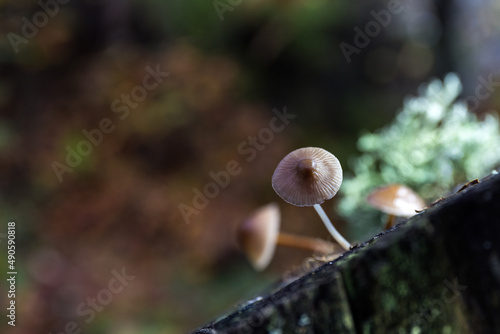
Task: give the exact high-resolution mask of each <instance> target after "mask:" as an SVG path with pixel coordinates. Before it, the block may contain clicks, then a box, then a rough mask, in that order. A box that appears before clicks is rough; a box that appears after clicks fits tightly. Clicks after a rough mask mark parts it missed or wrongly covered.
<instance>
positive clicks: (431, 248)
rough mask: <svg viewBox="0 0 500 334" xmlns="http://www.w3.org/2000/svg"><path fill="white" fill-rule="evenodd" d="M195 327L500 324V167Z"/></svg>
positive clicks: (404, 328)
mask: <svg viewBox="0 0 500 334" xmlns="http://www.w3.org/2000/svg"><path fill="white" fill-rule="evenodd" d="M194 333H200V334H201V333H255V334H257V333H275V334H278V333H349V334H351V333H384V334H386V333H412V334H418V333H440V334H443V333H450V334H451V333H453V334H457V333H500V175H495V176H491V177H489V178H487V179H486V180H483V181H481V183H479V184H477V185H474V186H471V187H469V188H466V189H465V190H462V191H460V192H458V193H456V194H454V195H451V196H449V197H448V198H446V199H445V200H443V201H441V202H439V203H437V204H435V205H434V206H432V207H430V208H429V209H427V210H425V211H424V212H422V213H420V214H418V215H416V216H414V217H412V218H410V219H409V220H407V221H405V222H403V223H401V224H399V225H397V226H395V227H393V228H392V229H391V230H389V231H386V232H384V233H381V234H379V235H377V236H376V237H374V238H373V239H371V240H369V241H367V242H365V243H363V244H362V245H360V246H358V247H356V248H354V249H352V250H351V251H349V252H347V253H346V254H344V255H343V256H342V257H340V258H339V259H337V260H336V261H334V262H331V263H327V264H325V265H323V266H321V267H320V268H318V269H316V270H315V271H313V272H311V273H309V274H306V275H304V276H302V277H300V278H298V279H297V280H295V281H293V282H292V283H289V284H288V285H286V286H281V287H279V288H277V289H276V290H275V291H273V292H272V293H271V294H268V295H267V296H263V297H262V298H257V299H256V300H254V301H249V303H248V305H246V306H244V307H242V308H241V309H239V310H237V311H236V312H234V313H232V314H229V315H227V316H224V317H222V318H220V319H217V320H215V321H214V322H212V323H210V324H209V325H207V326H206V327H204V328H202V329H199V330H197V331H195V332H194Z"/></svg>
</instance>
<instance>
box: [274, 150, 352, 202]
mask: <svg viewBox="0 0 500 334" xmlns="http://www.w3.org/2000/svg"><path fill="white" fill-rule="evenodd" d="M341 184H342V167H341V166H340V162H339V160H338V159H337V158H336V157H335V156H334V155H333V154H331V153H330V152H328V151H326V150H324V149H322V148H318V147H305V148H299V149H298V150H295V151H293V152H290V153H289V154H288V155H287V156H286V157H284V158H283V160H281V162H280V163H279V164H278V167H276V170H275V171H274V174H273V179H272V185H273V188H274V191H276V193H277V194H278V195H279V196H280V197H281V198H283V200H284V201H285V202H287V203H290V204H293V205H296V206H313V205H315V204H321V203H323V202H324V201H326V200H328V199H330V198H332V197H333V196H335V194H336V193H337V191H338V190H339V188H340V185H341Z"/></svg>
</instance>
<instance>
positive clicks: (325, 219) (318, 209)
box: [314, 204, 351, 250]
mask: <svg viewBox="0 0 500 334" xmlns="http://www.w3.org/2000/svg"><path fill="white" fill-rule="evenodd" d="M314 209H315V210H316V212H317V213H318V215H319V216H320V218H321V220H322V221H323V223H324V224H325V226H326V228H327V230H328V232H330V234H331V235H332V237H333V238H334V239H335V240H336V241H337V242H338V243H339V245H340V246H342V248H344V249H345V250H349V249H350V248H351V244H350V243H349V242H348V241H347V240H346V239H344V237H343V236H342V235H341V234H340V233H339V232H338V231H337V229H336V228H335V226H333V224H332V222H331V221H330V219H329V218H328V216H327V215H326V213H325V211H324V210H323V208H322V207H321V205H320V204H314Z"/></svg>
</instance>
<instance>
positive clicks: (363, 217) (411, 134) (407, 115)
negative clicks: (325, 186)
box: [339, 74, 500, 235]
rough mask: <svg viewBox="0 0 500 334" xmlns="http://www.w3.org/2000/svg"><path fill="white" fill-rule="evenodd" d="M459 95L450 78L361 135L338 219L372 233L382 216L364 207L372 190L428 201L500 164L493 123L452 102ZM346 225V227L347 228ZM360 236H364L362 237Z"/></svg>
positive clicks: (488, 117)
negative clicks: (392, 187) (399, 190)
mask: <svg viewBox="0 0 500 334" xmlns="http://www.w3.org/2000/svg"><path fill="white" fill-rule="evenodd" d="M461 90H462V85H461V83H460V80H459V79H458V77H457V76H456V75H455V74H448V75H447V76H446V77H445V79H444V81H443V82H441V81H439V80H434V81H432V82H431V83H430V84H428V85H427V86H423V87H422V88H421V91H420V96H418V97H411V98H407V99H406V100H405V102H404V107H403V109H402V110H401V111H400V112H399V113H398V114H397V115H396V117H395V119H394V121H393V122H392V123H391V124H389V125H388V126H386V127H384V128H382V129H380V130H378V131H376V132H374V133H366V134H364V135H362V136H361V137H360V138H359V140H358V148H359V150H360V151H361V152H362V154H361V155H360V156H358V157H357V158H355V159H354V160H353V161H352V165H351V167H352V170H353V172H354V175H352V176H349V175H347V177H346V178H345V180H344V183H343V185H342V188H341V189H340V192H341V193H342V195H343V196H342V200H341V201H340V203H339V211H340V214H341V215H343V216H344V217H346V219H347V220H349V221H351V222H352V223H353V224H352V225H354V226H353V227H354V230H353V232H354V233H356V230H357V229H359V227H360V225H359V224H363V227H368V229H366V228H363V229H364V231H365V232H368V230H370V228H369V226H367V225H370V223H369V222H374V223H372V224H371V225H372V229H371V230H370V232H369V233H372V232H373V230H374V228H376V226H377V224H378V222H379V221H380V220H379V219H377V217H378V218H380V217H381V213H378V212H377V211H376V210H374V209H372V208H370V207H369V206H367V205H366V196H367V194H368V193H369V191H370V190H372V189H373V188H375V187H377V186H381V185H386V184H390V183H401V184H404V185H407V186H409V187H411V188H412V189H414V190H415V191H416V192H417V193H418V194H419V195H420V196H422V197H423V198H424V199H425V200H427V201H432V200H434V199H436V198H438V197H440V196H443V195H444V194H445V193H446V192H448V191H450V190H451V189H452V188H453V187H454V186H455V185H457V184H460V183H463V182H467V181H468V180H471V179H475V178H481V177H483V176H485V175H486V174H488V173H489V172H490V171H491V170H492V169H494V168H495V167H497V166H498V164H499V163H500V132H499V122H498V117H497V116H496V115H493V114H487V115H485V116H484V117H482V119H481V120H479V119H478V117H477V116H476V115H475V114H473V113H471V112H469V111H468V110H467V106H466V104H465V103H464V102H462V101H458V100H457V98H458V96H459V94H460V92H461ZM352 225H351V226H352ZM363 235H364V234H363Z"/></svg>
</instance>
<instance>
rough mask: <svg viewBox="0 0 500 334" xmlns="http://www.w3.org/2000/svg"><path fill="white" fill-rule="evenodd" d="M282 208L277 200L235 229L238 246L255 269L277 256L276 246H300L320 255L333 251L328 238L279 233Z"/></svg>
mask: <svg viewBox="0 0 500 334" xmlns="http://www.w3.org/2000/svg"><path fill="white" fill-rule="evenodd" d="M280 217H281V215H280V211H279V207H278V205H277V204H276V203H271V204H268V205H265V206H263V207H261V208H259V209H257V210H256V211H255V212H254V213H253V214H252V215H251V216H250V217H249V218H248V219H246V220H245V221H243V222H242V223H241V224H240V226H239V227H238V230H237V232H236V238H237V242H238V245H239V246H240V248H241V249H242V251H243V252H244V253H245V254H246V256H247V258H248V259H249V261H250V263H251V264H252V266H253V267H254V268H255V269H256V270H259V271H260V270H264V269H265V268H266V267H267V266H268V265H269V263H270V262H271V259H272V257H273V255H274V250H275V249H276V245H281V246H287V247H294V248H299V249H303V250H307V251H311V252H317V253H320V254H328V253H331V252H333V249H334V245H333V244H332V243H330V242H328V241H325V240H321V239H316V238H310V237H303V236H299V235H295V234H288V233H280V232H279V227H280Z"/></svg>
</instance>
